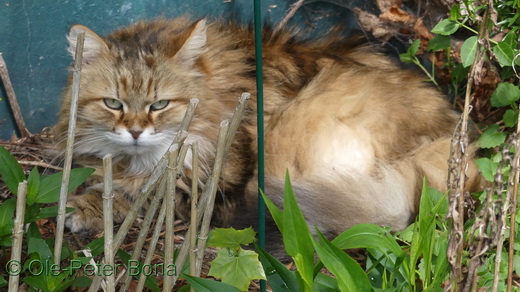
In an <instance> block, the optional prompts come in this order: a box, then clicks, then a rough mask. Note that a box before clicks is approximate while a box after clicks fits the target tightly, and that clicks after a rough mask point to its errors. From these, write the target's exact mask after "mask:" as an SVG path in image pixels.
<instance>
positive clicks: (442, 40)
mask: <svg viewBox="0 0 520 292" xmlns="http://www.w3.org/2000/svg"><path fill="white" fill-rule="evenodd" d="M450 45H451V38H450V37H449V36H445V35H436V36H435V37H433V39H431V40H430V41H429V42H428V47H426V50H428V51H434V52H435V51H439V50H445V49H447V48H449V47H450Z"/></svg>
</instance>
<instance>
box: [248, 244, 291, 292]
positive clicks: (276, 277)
mask: <svg viewBox="0 0 520 292" xmlns="http://www.w3.org/2000/svg"><path fill="white" fill-rule="evenodd" d="M255 247H256V251H257V252H258V258H259V259H260V262H261V263H262V266H263V267H264V272H265V275H266V276H267V281H268V282H269V286H271V289H273V292H280V291H294V292H297V291H301V290H300V286H299V285H298V279H297V278H296V275H295V274H294V272H293V271H289V270H288V269H287V268H286V267H285V266H284V265H283V264H282V263H280V262H279V261H278V260H277V259H275V258H274V257H272V256H271V255H270V254H268V253H267V252H266V251H265V250H263V249H262V248H261V247H259V246H258V245H256V244H255Z"/></svg>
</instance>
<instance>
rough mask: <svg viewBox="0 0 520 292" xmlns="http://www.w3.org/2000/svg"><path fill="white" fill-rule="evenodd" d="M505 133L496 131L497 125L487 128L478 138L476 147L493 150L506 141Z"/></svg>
mask: <svg viewBox="0 0 520 292" xmlns="http://www.w3.org/2000/svg"><path fill="white" fill-rule="evenodd" d="M506 136H507V134H506V133H502V132H499V131H498V125H491V126H489V127H488V128H487V129H486V130H485V131H484V133H482V135H481V136H480V138H478V140H477V146H478V147H480V148H493V147H496V146H499V145H501V144H502V143H504V142H505V141H506Z"/></svg>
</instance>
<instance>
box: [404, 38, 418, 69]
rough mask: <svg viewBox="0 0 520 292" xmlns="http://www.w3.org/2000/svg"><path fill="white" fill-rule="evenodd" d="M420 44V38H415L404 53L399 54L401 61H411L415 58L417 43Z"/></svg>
mask: <svg viewBox="0 0 520 292" xmlns="http://www.w3.org/2000/svg"><path fill="white" fill-rule="evenodd" d="M420 44H421V40H419V39H417V40H415V41H414V42H413V43H412V44H411V45H410V47H409V48H408V50H406V53H404V54H401V55H399V59H400V60H401V62H403V63H412V62H413V61H414V60H415V55H416V54H417V52H418V51H419V45H420Z"/></svg>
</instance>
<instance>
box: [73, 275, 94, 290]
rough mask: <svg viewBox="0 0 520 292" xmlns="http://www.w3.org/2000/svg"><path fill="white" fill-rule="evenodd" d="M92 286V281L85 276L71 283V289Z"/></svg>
mask: <svg viewBox="0 0 520 292" xmlns="http://www.w3.org/2000/svg"><path fill="white" fill-rule="evenodd" d="M90 284H92V279H90V278H89V277H86V276H81V277H77V278H76V279H75V280H74V282H73V283H72V289H74V288H76V287H79V288H88V287H89V286H90Z"/></svg>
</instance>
